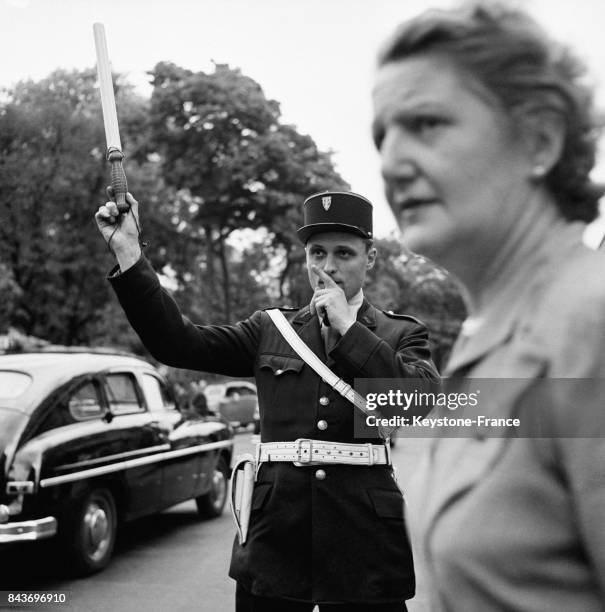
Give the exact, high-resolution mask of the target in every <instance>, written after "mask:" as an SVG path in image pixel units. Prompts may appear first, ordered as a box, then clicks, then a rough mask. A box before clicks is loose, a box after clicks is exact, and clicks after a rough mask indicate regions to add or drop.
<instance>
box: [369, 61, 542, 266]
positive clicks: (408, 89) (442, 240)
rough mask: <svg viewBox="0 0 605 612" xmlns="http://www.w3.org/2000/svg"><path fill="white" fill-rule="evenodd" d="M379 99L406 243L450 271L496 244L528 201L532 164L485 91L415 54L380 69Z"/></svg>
mask: <svg viewBox="0 0 605 612" xmlns="http://www.w3.org/2000/svg"><path fill="white" fill-rule="evenodd" d="M373 101H374V126H373V130H374V139H375V142H376V146H377V148H378V150H379V152H380V156H381V161H382V174H383V178H384V184H385V191H386V196H387V200H388V202H389V205H390V206H391V209H392V210H393V213H394V215H395V218H396V219H397V222H398V223H399V226H400V228H401V230H402V232H403V239H404V242H405V244H406V246H408V247H409V248H410V249H411V250H412V251H415V252H418V253H422V254H424V255H427V256H428V257H431V258H432V259H434V260H435V261H437V262H439V263H442V264H444V265H447V263H448V261H449V260H450V258H451V257H458V259H460V257H462V258H464V257H466V258H468V257H476V256H477V255H482V254H485V253H486V249H490V248H497V245H498V243H501V242H502V241H503V240H504V239H505V238H506V235H507V233H508V232H510V230H511V229H512V227H513V226H514V222H515V219H518V216H519V214H518V213H519V212H520V211H519V207H521V206H523V205H524V203H525V202H526V200H527V197H528V190H529V189H530V187H529V185H530V181H529V180H528V179H529V176H530V172H531V161H530V159H529V156H528V155H527V153H526V152H525V150H524V147H523V146H522V144H521V142H519V141H518V140H514V139H513V137H512V136H511V129H510V127H509V126H508V124H507V122H506V119H505V116H504V115H503V113H502V112H501V111H499V110H497V105H496V103H495V102H492V101H490V99H489V94H488V93H487V92H486V91H485V90H483V89H482V88H481V86H480V85H479V84H477V83H475V82H474V81H473V80H472V78H470V77H467V76H465V75H464V73H463V72H461V71H458V70H456V68H455V66H454V65H453V63H451V62H450V61H448V60H447V59H446V58H442V57H439V56H429V55H424V56H423V55H419V56H413V57H411V58H409V59H404V60H400V61H397V62H393V63H389V64H386V65H385V66H383V67H382V68H380V70H379V72H378V74H377V79H376V83H375V87H374V91H373Z"/></svg>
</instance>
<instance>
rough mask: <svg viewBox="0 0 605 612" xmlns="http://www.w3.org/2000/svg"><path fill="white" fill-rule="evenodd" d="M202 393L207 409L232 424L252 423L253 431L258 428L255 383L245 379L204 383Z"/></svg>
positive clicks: (258, 416)
mask: <svg viewBox="0 0 605 612" xmlns="http://www.w3.org/2000/svg"><path fill="white" fill-rule="evenodd" d="M204 395H205V396H206V400H207V402H208V410H210V411H211V412H215V413H219V414H221V415H222V416H223V417H225V419H227V420H228V421H229V422H230V423H231V424H233V425H241V426H242V427H247V426H248V425H249V424H250V423H253V424H254V431H255V433H259V430H260V413H259V410H258V397H257V392H256V385H255V384H254V383H252V382H248V381H247V380H229V381H227V382H223V383H213V384H209V385H206V387H205V388H204Z"/></svg>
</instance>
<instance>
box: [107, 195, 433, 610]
mask: <svg viewBox="0 0 605 612" xmlns="http://www.w3.org/2000/svg"><path fill="white" fill-rule="evenodd" d="M326 198H327V199H326ZM328 202H329V205H326V204H327V203H328ZM304 208H305V212H304V216H305V225H304V227H303V228H301V229H300V230H299V236H300V237H301V240H302V241H303V242H306V240H307V238H308V237H309V236H310V235H312V234H314V233H317V232H321V231H347V232H352V233H355V234H357V235H361V236H364V237H368V238H369V237H371V231H372V225H371V205H370V204H369V202H367V200H365V198H362V197H361V196H357V195H355V194H351V193H336V192H331V193H323V194H316V195H315V196H312V197H310V198H308V199H307V201H306V202H305V207H304ZM110 280H111V283H112V285H113V287H114V289H115V290H116V293H117V295H118V297H119V300H120V302H121V304H122V306H123V308H124V310H125V311H126V314H127V315H128V318H129V320H130V322H131V324H132V326H133V327H134V329H135V330H136V331H137V333H138V334H139V336H140V337H141V339H142V340H143V342H144V344H145V346H146V347H147V348H148V349H149V351H150V352H151V353H152V354H153V355H154V357H156V359H158V360H159V361H161V362H163V363H165V364H167V365H171V366H175V367H181V368H188V369H194V370H201V371H208V372H216V373H220V374H227V375H230V376H245V377H249V376H254V377H255V378H256V381H257V387H258V401H259V407H260V418H261V436H262V442H263V443H266V442H287V441H294V440H297V439H299V438H308V439H312V440H319V441H332V442H349V443H355V444H359V443H366V442H373V443H378V442H379V440H377V439H357V438H355V437H354V434H353V412H354V408H353V406H352V404H351V403H350V402H349V401H347V400H346V399H345V398H344V397H342V396H341V395H339V394H338V393H337V392H336V391H334V390H333V389H332V388H331V387H330V386H328V385H327V384H326V383H324V382H323V381H322V380H321V379H320V378H319V376H318V375H317V374H316V373H315V372H314V371H313V370H312V369H311V368H310V367H309V366H307V365H306V364H305V363H304V362H303V360H302V359H301V358H300V357H299V356H298V355H297V354H296V353H295V352H294V350H293V349H292V348H291V347H290V345H289V344H288V343H287V342H286V340H284V338H283V337H282V335H281V334H280V332H279V331H278V330H277V328H276V327H275V325H274V324H273V322H272V321H271V320H270V318H269V316H268V314H267V313H266V312H264V311H257V312H255V313H254V314H252V316H250V317H249V318H248V319H246V320H244V321H241V322H239V323H237V324H236V325H221V326H213V325H207V326H195V325H193V324H192V323H191V322H190V321H189V320H188V319H187V318H185V317H182V316H181V313H180V312H179V310H178V307H177V305H176V304H175V302H174V301H173V300H172V298H171V297H170V296H169V295H168V293H167V292H166V291H164V290H163V289H162V288H161V286H160V284H159V281H158V279H157V276H156V274H155V273H154V271H153V270H152V268H151V266H150V265H149V263H148V262H147V260H146V259H145V258H141V259H140V260H139V261H138V262H137V263H136V264H135V265H134V266H133V267H132V268H129V269H128V270H127V271H126V272H124V273H122V274H120V275H116V276H113V277H111V279H110ZM283 312H284V314H285V315H286V317H287V319H288V320H289V321H290V323H291V325H292V326H293V328H294V329H295V330H296V333H297V334H298V335H299V336H300V337H301V338H302V339H303V340H304V341H305V342H306V343H307V345H308V346H309V347H310V348H311V349H312V350H313V352H314V353H315V354H316V355H317V356H319V357H320V358H321V359H322V360H323V361H324V362H326V363H327V365H328V366H329V367H330V368H331V369H332V370H333V371H334V372H335V373H336V374H338V375H339V376H340V377H341V378H343V379H344V380H345V381H347V382H348V383H350V384H353V379H354V378H356V377H357V378H374V377H376V378H399V377H410V378H429V379H434V378H435V377H436V376H437V375H436V370H435V368H434V366H433V364H432V362H431V359H430V352H429V344H428V336H427V331H426V329H425V327H424V326H423V325H422V324H421V323H420V322H419V321H417V320H416V319H414V318H412V317H407V316H402V315H392V314H389V313H385V312H382V311H380V310H378V309H376V308H375V307H374V306H372V305H371V304H369V303H368V302H367V301H366V300H365V299H364V300H363V302H362V304H361V306H360V308H359V310H358V313H357V321H356V323H354V324H353V325H352V326H351V327H350V328H349V330H348V331H347V332H346V333H345V335H344V336H342V337H341V338H340V339H339V340H338V342H337V343H336V345H335V346H334V347H333V348H332V349H331V350H330V353H329V355H326V352H325V348H324V342H323V339H322V335H321V331H320V321H319V320H318V317H317V315H316V314H311V311H310V308H309V306H305V307H304V308H302V309H299V310H284V311H283ZM230 576H232V577H233V578H234V579H235V580H237V581H238V585H239V587H240V588H243V589H244V590H245V591H247V592H248V593H252V594H254V595H257V596H264V597H270V598H283V599H289V600H298V601H308V602H316V603H319V602H326V603H345V602H356V603H367V604H380V603H382V604H384V603H388V602H393V603H395V602H403V601H404V600H405V599H409V598H411V597H412V596H413V594H414V570H413V564H412V555H411V551H410V547H409V544H408V540H407V536H406V532H405V527H404V522H403V500H402V494H401V492H400V491H399V489H398V487H397V484H396V482H395V480H394V478H393V476H392V472H391V468H390V467H389V466H388V465H374V466H369V465H368V466H359V465H340V464H339V465H312V466H308V465H307V466H305V465H303V466H297V465H294V464H293V463H292V462H275V463H273V462H264V463H262V464H261V467H260V470H259V473H258V479H257V482H256V485H255V489H254V494H253V499H252V513H251V518H250V528H249V533H248V539H247V541H246V543H245V544H244V545H240V544H239V543H238V541H237V540H236V541H235V543H234V547H233V556H232V560H231V568H230ZM344 608H345V609H346V606H345V607H344ZM283 609H284V610H286V609H287V608H285V607H284V608H283Z"/></svg>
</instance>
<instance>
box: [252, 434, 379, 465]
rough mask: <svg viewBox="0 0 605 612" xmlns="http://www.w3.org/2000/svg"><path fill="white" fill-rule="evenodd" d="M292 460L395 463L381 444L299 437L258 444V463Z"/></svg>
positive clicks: (312, 463)
mask: <svg viewBox="0 0 605 612" xmlns="http://www.w3.org/2000/svg"><path fill="white" fill-rule="evenodd" d="M265 461H270V462H272V461H290V462H292V463H293V464H294V465H297V466H301V465H318V464H324V465H325V464H329V463H342V464H346V465H391V458H390V456H389V453H388V451H387V449H386V447H385V446H384V445H383V444H381V445H378V444H371V443H367V444H348V443H346V442H325V441H323V440H310V439H309V438H299V439H298V440H295V441H294V442H261V443H259V444H257V445H256V462H257V464H260V463H262V462H265Z"/></svg>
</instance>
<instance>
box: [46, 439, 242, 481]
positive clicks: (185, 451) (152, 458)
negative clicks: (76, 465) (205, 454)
mask: <svg viewBox="0 0 605 612" xmlns="http://www.w3.org/2000/svg"><path fill="white" fill-rule="evenodd" d="M227 446H233V440H231V439H229V440H221V441H220V442H209V443H207V444H198V445H197V446H190V447H188V448H180V449H177V450H173V451H169V452H166V453H155V454H153V455H147V456H145V457H140V458H139V459H130V460H127V461H121V462H119V463H113V464H112V465H104V466H102V467H97V468H91V469H88V470H81V471H79V472H75V473H73V474H65V475H64V476H52V477H50V478H43V479H42V480H41V481H40V487H42V488H45V487H52V486H55V485H59V484H63V483H65V482H73V481H74V480H81V479H83V478H92V477H94V476H102V475H103V474H110V473H112V472H119V471H121V470H127V469H131V468H135V467H140V466H142V465H147V464H149V463H156V462H159V461H168V460H169V459H175V458H177V457H185V456H186V455H192V454H194V453H198V452H200V451H210V450H214V449H217V448H225V447H227ZM151 448H154V447H151Z"/></svg>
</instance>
